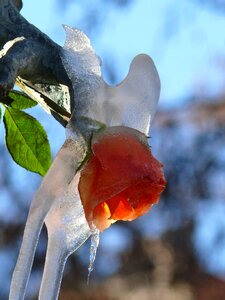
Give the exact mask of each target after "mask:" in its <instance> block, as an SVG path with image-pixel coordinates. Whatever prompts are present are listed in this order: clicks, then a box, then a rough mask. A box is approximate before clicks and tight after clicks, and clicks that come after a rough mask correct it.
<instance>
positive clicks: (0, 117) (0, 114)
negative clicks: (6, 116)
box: [0, 106, 2, 122]
mask: <svg viewBox="0 0 225 300" xmlns="http://www.w3.org/2000/svg"><path fill="white" fill-rule="evenodd" d="M1 120H2V110H1V106H0V122H1Z"/></svg>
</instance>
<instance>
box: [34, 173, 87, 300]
mask: <svg viewBox="0 0 225 300" xmlns="http://www.w3.org/2000/svg"><path fill="white" fill-rule="evenodd" d="M78 182H79V174H76V175H75V176H74V178H73V179H72V181H71V183H70V184H69V185H68V187H67V188H66V190H65V191H64V193H63V194H62V195H61V196H60V197H59V198H58V199H57V200H56V201H55V202H54V204H53V205H52V207H51V210H50V211H49V213H48V215H47V216H46V219H45V223H46V226H47V230H48V247H47V255H46V260H45V267H44V273H43V277H42V282H41V288H40V293H39V300H56V299H57V298H58V293H59V288H60V284H61V280H62V275H63V270H64V266H65V263H66V260H67V258H68V256H69V255H70V254H71V253H73V252H74V251H76V250H77V248H79V247H80V246H81V245H82V244H83V243H84V242H85V241H86V240H87V239H88V238H89V236H90V235H91V229H90V227H89V225H88V223H87V220H86V217H85V213H84V209H83V205H82V203H81V200H80V195H79V191H78Z"/></svg>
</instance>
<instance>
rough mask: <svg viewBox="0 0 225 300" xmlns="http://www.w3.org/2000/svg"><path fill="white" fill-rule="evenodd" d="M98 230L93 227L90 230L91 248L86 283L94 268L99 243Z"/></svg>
mask: <svg viewBox="0 0 225 300" xmlns="http://www.w3.org/2000/svg"><path fill="white" fill-rule="evenodd" d="M99 233H100V232H99V230H98V229H97V228H95V229H94V230H92V232H91V248H90V262H89V267H88V278H87V284H89V280H90V276H91V272H92V271H93V268H94V262H95V258H96V253H97V249H98V245H99Z"/></svg>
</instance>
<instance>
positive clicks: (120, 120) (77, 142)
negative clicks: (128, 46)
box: [9, 26, 160, 300]
mask: <svg viewBox="0 0 225 300" xmlns="http://www.w3.org/2000/svg"><path fill="white" fill-rule="evenodd" d="M65 30H66V35H67V37H66V42H65V46H64V49H63V50H62V53H61V59H62V61H63V63H64V66H65V69H66V71H67V73H68V76H69V78H70V79H71V82H72V83H73V88H74V95H76V98H75V99H74V101H75V102H74V107H75V109H74V112H73V114H72V118H71V120H70V122H69V126H68V127H69V130H68V132H69V135H68V136H67V139H66V141H65V143H64V145H63V146H62V148H61V149H60V151H59V152H58V154H57V156H56V158H55V160H54V161H53V163H52V166H51V168H50V169H49V171H48V173H47V175H46V176H45V178H44V179H43V182H42V184H41V186H40V188H39V190H38V192H37V193H36V196H35V197H34V199H33V201H32V204H31V208H30V211H29V215H28V218H27V222H26V226H25V231H24V236H23V241H22V245H21V249H20V254H19V257H18V261H17V264H16V267H15V270H14V273H13V278H12V283H11V289H10V296H9V299H10V300H22V299H24V295H25V291H26V286H27V282H28V279H29V275H30V271H31V267H32V263H33V258H34V254H35V250H36V245H37V242H38V238H39V234H40V231H41V229H42V226H43V223H44V222H45V223H46V226H47V230H48V246H47V254H46V260H45V267H44V273H43V277H42V282H41V288H40V293H39V300H55V299H57V298H58V293H59V288H60V283H61V279H62V275H63V270H64V266H65V263H66V260H67V257H68V256H69V255H70V254H71V253H73V252H74V251H76V249H77V248H78V247H80V246H81V244H82V243H83V242H84V241H86V239H87V238H88V237H89V236H90V235H91V234H92V231H91V230H90V227H89V226H88V224H87V221H86V218H85V215H84V211H83V207H82V204H81V201H80V198H79V192H78V181H79V173H77V169H78V168H79V166H80V164H81V162H82V161H83V159H84V157H85V154H86V147H87V146H86V145H87V144H89V143H90V137H91V135H92V133H93V131H95V130H98V129H99V126H101V125H100V124H105V125H106V126H108V127H109V126H127V127H131V128H134V129H137V130H139V131H141V132H143V133H144V134H146V135H148V132H149V128H150V125H151V121H152V118H153V116H154V114H155V111H156V106H157V102H158V98H159V92H160V80H159V76H158V73H157V70H156V68H155V66H154V63H153V61H152V60H151V58H150V57H149V56H147V55H144V54H141V55H138V56H136V57H135V58H134V60H133V62H132V63H131V66H130V70H129V73H128V75H127V77H126V78H125V80H124V81H123V82H122V83H121V84H119V85H118V86H116V87H111V86H108V85H107V84H106V83H105V82H104V81H103V80H102V77H101V68H100V62H99V59H98V57H97V56H96V55H95V53H94V50H93V49H92V47H91V44H90V41H89V39H88V38H87V37H86V35H85V34H84V33H82V32H81V31H79V30H77V29H74V28H70V27H67V26H65ZM94 234H96V232H95V233H94ZM96 245H97V243H96ZM93 253H94V255H95V252H93ZM93 257H94V256H93ZM93 259H94V258H93ZM93 259H92V261H91V268H92V265H93Z"/></svg>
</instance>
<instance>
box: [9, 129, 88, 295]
mask: <svg viewBox="0 0 225 300" xmlns="http://www.w3.org/2000/svg"><path fill="white" fill-rule="evenodd" d="M85 152H86V149H85V146H84V144H83V140H82V139H81V138H80V137H79V136H78V135H77V136H76V135H75V134H74V137H73V139H72V138H69V139H67V140H66V141H65V143H64V145H63V146H62V148H61V149H60V151H59V152H58V154H57V156H56V158H55V160H54V161H53V163H52V166H51V168H50V169H49V171H48V173H47V174H46V176H45V177H44V180H43V181H42V183H41V186H40V188H39V190H38V191H37V193H36V195H35V197H34V199H33V201H32V204H31V207H30V211H29V214H28V218H27V222H26V226H25V230H24V236H23V241H22V244H21V248H20V253H19V257H18V260H17V264H16V267H15V270H14V273H13V278H12V282H11V287H10V295H9V299H10V300H22V299H24V295H25V291H26V286H27V282H28V279H29V276H30V271H31V267H32V264H33V259H34V254H35V250H36V246H37V242H38V238H39V234H40V231H41V229H42V226H43V223H44V219H45V217H46V215H47V213H48V211H49V210H50V208H51V206H52V204H53V203H54V201H55V200H56V199H58V198H59V197H60V196H61V194H62V193H63V192H64V191H65V189H66V188H67V187H68V184H69V183H70V182H71V180H72V178H73V177H74V175H75V173H76V170H77V168H78V166H79V165H80V163H81V162H82V161H83V159H84V155H85Z"/></svg>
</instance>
